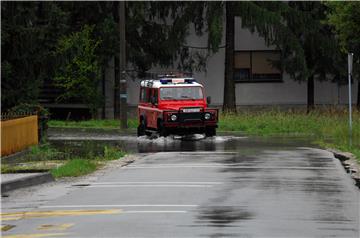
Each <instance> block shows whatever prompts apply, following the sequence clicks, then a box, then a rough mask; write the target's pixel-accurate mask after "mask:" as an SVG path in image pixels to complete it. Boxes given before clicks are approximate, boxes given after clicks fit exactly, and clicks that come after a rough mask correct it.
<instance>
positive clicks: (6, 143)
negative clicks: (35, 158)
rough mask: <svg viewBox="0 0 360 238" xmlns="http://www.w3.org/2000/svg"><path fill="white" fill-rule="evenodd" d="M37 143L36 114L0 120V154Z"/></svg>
mask: <svg viewBox="0 0 360 238" xmlns="http://www.w3.org/2000/svg"><path fill="white" fill-rule="evenodd" d="M37 144H38V116H36V115H35V116H28V117H23V118H17V119H10V120H6V121H1V156H3V155H9V154H13V153H15V152H18V151H21V150H23V149H25V148H27V147H29V146H30V145H37Z"/></svg>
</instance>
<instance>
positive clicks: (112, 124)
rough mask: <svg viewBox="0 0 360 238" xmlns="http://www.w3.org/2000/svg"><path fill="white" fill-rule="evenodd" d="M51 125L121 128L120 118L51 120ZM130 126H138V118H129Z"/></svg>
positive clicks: (49, 123)
mask: <svg viewBox="0 0 360 238" xmlns="http://www.w3.org/2000/svg"><path fill="white" fill-rule="evenodd" d="M48 125H49V127H65V128H102V129H119V128H120V120H85V121H61V120H50V121H49V122H48ZM128 127H129V128H136V127H137V119H134V118H131V119H128Z"/></svg>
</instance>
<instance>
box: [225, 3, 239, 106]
mask: <svg viewBox="0 0 360 238" xmlns="http://www.w3.org/2000/svg"><path fill="white" fill-rule="evenodd" d="M233 4H234V3H232V2H226V3H225V6H226V33H225V42H226V46H225V77H224V102H223V111H236V96H235V95H236V94H235V82H234V78H233V75H234V35H235V34H234V32H235V29H234V27H235V26H234V21H235V15H234V11H233V10H234V9H233V7H234V6H233Z"/></svg>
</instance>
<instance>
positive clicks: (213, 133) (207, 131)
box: [205, 127, 216, 137]
mask: <svg viewBox="0 0 360 238" xmlns="http://www.w3.org/2000/svg"><path fill="white" fill-rule="evenodd" d="M205 136H206V137H213V136H216V128H215V127H207V128H205Z"/></svg>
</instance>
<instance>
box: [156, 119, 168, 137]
mask: <svg viewBox="0 0 360 238" xmlns="http://www.w3.org/2000/svg"><path fill="white" fill-rule="evenodd" d="M158 133H159V136H163V137H167V136H168V135H169V133H168V132H167V130H166V128H165V127H164V123H163V122H162V121H159V123H158Z"/></svg>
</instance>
